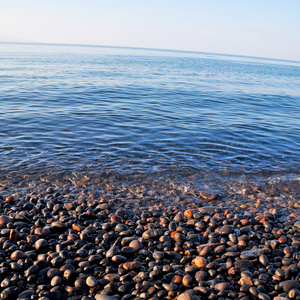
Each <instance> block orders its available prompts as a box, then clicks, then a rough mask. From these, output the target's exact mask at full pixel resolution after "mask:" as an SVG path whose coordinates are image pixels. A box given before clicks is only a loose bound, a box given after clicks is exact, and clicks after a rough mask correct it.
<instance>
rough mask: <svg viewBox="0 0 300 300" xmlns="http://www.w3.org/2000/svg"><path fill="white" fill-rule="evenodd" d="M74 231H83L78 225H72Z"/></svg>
mask: <svg viewBox="0 0 300 300" xmlns="http://www.w3.org/2000/svg"><path fill="white" fill-rule="evenodd" d="M72 229H73V230H75V231H81V227H80V226H79V225H77V224H72Z"/></svg>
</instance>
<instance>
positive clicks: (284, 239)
mask: <svg viewBox="0 0 300 300" xmlns="http://www.w3.org/2000/svg"><path fill="white" fill-rule="evenodd" d="M278 241H279V243H280V244H285V243H286V242H287V239H286V237H284V236H281V237H280V238H279V239H278Z"/></svg>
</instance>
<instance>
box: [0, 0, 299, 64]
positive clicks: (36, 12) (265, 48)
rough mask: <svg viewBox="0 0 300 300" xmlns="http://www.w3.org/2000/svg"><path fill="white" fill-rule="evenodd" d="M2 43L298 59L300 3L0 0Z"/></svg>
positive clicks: (189, 0)
mask: <svg viewBox="0 0 300 300" xmlns="http://www.w3.org/2000/svg"><path fill="white" fill-rule="evenodd" d="M0 7H1V10H0V42H32V43H58V44H82V45H100V46H121V47H138V48H152V49H170V50H181V51H196V52H209V53H221V54H231V55H245V56H255V57H265V58H274V59H285V60H296V61H300V38H299V32H300V17H299V14H300V1H299V0H288V1H280V0H273V1H258V0H228V1H224V0H214V1H206V0H187V1H185V2H182V1H179V0H152V1H143V0H127V1H121V0H110V1H103V0H86V1H79V0H60V1H58V0H51V1H50V0H26V1H24V0H23V1H22V0H10V1H6V0H0Z"/></svg>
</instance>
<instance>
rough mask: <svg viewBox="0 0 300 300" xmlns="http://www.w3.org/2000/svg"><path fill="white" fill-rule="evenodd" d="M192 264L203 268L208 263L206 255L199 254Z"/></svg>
mask: <svg viewBox="0 0 300 300" xmlns="http://www.w3.org/2000/svg"><path fill="white" fill-rule="evenodd" d="M192 264H193V265H194V266H195V267H197V268H202V267H205V266H206V265H207V261H206V259H205V258H204V257H202V256H197V257H196V258H194V259H193V261H192Z"/></svg>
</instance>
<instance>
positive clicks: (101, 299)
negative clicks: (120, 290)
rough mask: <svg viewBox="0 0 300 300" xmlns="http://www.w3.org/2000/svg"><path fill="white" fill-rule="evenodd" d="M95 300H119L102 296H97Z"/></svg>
mask: <svg viewBox="0 0 300 300" xmlns="http://www.w3.org/2000/svg"><path fill="white" fill-rule="evenodd" d="M95 299H96V300H118V299H117V298H114V297H111V296H108V295H101V294H97V295H96V296H95Z"/></svg>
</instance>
